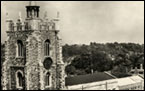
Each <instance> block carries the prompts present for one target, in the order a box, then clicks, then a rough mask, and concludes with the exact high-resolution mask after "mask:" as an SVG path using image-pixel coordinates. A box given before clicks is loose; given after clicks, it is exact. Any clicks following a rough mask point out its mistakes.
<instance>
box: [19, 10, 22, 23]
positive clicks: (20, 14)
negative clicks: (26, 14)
mask: <svg viewBox="0 0 145 91" xmlns="http://www.w3.org/2000/svg"><path fill="white" fill-rule="evenodd" d="M19 19H20V21H22V13H21V12H19Z"/></svg>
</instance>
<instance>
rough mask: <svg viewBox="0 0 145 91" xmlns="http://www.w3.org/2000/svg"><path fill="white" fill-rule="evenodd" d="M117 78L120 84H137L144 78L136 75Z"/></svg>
mask: <svg viewBox="0 0 145 91" xmlns="http://www.w3.org/2000/svg"><path fill="white" fill-rule="evenodd" d="M117 80H118V86H128V85H132V84H136V83H138V82H141V81H143V80H144V79H142V78H141V77H140V76H138V75H136V76H130V77H125V78H120V79H117Z"/></svg>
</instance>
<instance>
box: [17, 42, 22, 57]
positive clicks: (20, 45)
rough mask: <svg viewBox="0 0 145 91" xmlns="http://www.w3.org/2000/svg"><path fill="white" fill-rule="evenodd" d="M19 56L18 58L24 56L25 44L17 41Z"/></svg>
mask: <svg viewBox="0 0 145 91" xmlns="http://www.w3.org/2000/svg"><path fill="white" fill-rule="evenodd" d="M17 54H18V57H22V56H23V43H22V41H21V40H18V41H17Z"/></svg>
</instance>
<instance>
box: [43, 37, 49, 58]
mask: <svg viewBox="0 0 145 91" xmlns="http://www.w3.org/2000/svg"><path fill="white" fill-rule="evenodd" d="M49 51H50V41H49V40H48V39H47V40H46V41H45V44H44V55H45V56H49Z"/></svg>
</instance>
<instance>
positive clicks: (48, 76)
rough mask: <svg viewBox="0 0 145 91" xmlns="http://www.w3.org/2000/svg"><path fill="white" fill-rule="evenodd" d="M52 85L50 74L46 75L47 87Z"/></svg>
mask: <svg viewBox="0 0 145 91" xmlns="http://www.w3.org/2000/svg"><path fill="white" fill-rule="evenodd" d="M49 85H50V73H49V72H48V73H47V74H46V86H49Z"/></svg>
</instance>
